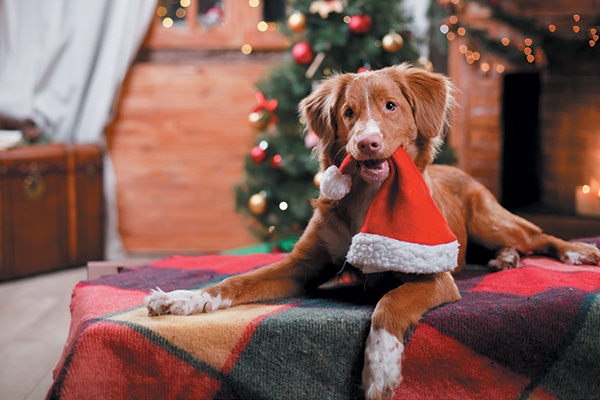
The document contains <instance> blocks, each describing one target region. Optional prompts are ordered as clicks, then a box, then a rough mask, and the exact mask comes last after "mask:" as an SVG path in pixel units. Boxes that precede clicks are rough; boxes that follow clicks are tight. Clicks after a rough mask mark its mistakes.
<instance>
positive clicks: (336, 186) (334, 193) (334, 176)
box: [320, 165, 352, 200]
mask: <svg viewBox="0 0 600 400" xmlns="http://www.w3.org/2000/svg"><path fill="white" fill-rule="evenodd" d="M320 186H321V194H322V195H323V197H326V198H328V199H331V200H340V199H342V198H343V197H344V196H345V195H347V194H348V193H350V189H351V188H352V177H351V176H350V175H345V174H342V171H340V169H339V168H338V167H336V166H335V165H332V166H331V167H329V168H327V170H326V171H325V172H324V173H323V176H322V177H321V185H320Z"/></svg>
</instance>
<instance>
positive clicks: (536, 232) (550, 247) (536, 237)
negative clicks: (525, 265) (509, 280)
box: [467, 188, 600, 268]
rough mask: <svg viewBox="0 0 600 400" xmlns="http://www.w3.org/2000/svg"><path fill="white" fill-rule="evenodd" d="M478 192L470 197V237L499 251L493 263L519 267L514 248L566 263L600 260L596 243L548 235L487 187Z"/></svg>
mask: <svg viewBox="0 0 600 400" xmlns="http://www.w3.org/2000/svg"><path fill="white" fill-rule="evenodd" d="M476 193H477V194H476V195H474V196H473V197H472V198H471V199H470V210H469V215H470V217H469V218H468V220H467V227H468V231H469V234H470V238H471V239H473V240H475V241H476V242H478V243H480V244H482V245H484V246H486V247H489V248H491V249H499V250H500V251H499V253H498V257H497V258H496V260H492V262H491V265H492V266H493V267H495V268H497V267H501V268H510V267H517V266H518V261H519V258H518V257H514V251H515V250H516V251H517V252H518V253H520V254H528V253H535V254H543V255H548V256H551V257H554V258H557V259H558V260H560V261H562V262H564V263H566V264H575V265H577V264H590V265H596V264H598V263H599V262H600V250H598V248H597V247H596V246H594V245H592V244H588V243H581V242H567V241H565V240H562V239H559V238H557V237H555V236H552V235H548V234H545V233H544V232H542V230H541V229H540V228H539V227H538V226H536V225H534V224H533V223H531V222H529V221H527V220H525V219H524V218H521V217H519V216H518V215H515V214H512V213H511V212H509V211H508V210H506V209H505V208H504V207H502V206H501V205H500V204H499V203H498V201H497V200H496V198H495V197H494V196H493V195H492V193H491V192H489V191H488V190H487V189H484V188H481V189H479V190H478V191H476ZM504 248H509V249H510V248H512V249H514V250H505V249H504Z"/></svg>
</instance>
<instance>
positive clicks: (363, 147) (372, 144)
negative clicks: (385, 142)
mask: <svg viewBox="0 0 600 400" xmlns="http://www.w3.org/2000/svg"><path fill="white" fill-rule="evenodd" d="M357 145H358V150H359V151H360V152H361V153H363V154H365V155H369V156H370V155H372V154H374V153H376V152H377V151H378V150H379V149H380V148H381V138H380V137H379V135H374V134H371V135H367V136H365V137H363V138H362V139H360V140H359V141H358V143H357Z"/></svg>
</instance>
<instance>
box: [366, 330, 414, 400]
mask: <svg viewBox="0 0 600 400" xmlns="http://www.w3.org/2000/svg"><path fill="white" fill-rule="evenodd" d="M403 353H404V344H402V343H401V342H400V341H399V340H398V338H397V337H396V336H394V335H392V334H391V333H389V332H388V331H386V330H385V329H377V330H373V328H371V332H369V336H368V337H367V344H366V347H365V365H364V367H363V372H362V387H363V390H364V391H365V397H366V398H367V399H387V398H390V397H392V396H393V395H394V391H395V390H396V388H397V387H398V386H399V385H400V382H401V381H402V354H403Z"/></svg>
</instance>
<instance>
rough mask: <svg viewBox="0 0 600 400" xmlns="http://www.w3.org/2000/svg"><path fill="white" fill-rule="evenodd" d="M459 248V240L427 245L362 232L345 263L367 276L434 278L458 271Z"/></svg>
mask: <svg viewBox="0 0 600 400" xmlns="http://www.w3.org/2000/svg"><path fill="white" fill-rule="evenodd" d="M458 246H459V245H458V241H456V240H454V241H452V242H449V243H442V244H436V245H426V244H420V243H411V242H405V241H401V240H397V239H392V238H389V237H386V236H381V235H376V234H372V233H362V232H361V233H358V234H356V235H354V237H353V238H352V244H351V245H350V249H349V250H348V254H347V255H346V259H347V261H348V262H349V263H350V264H352V265H353V266H355V267H357V268H359V269H360V270H361V271H362V272H363V273H365V274H371V273H376V272H384V271H392V272H404V273H409V274H432V273H438V272H446V271H452V270H454V269H455V268H456V260H457V259H458Z"/></svg>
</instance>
